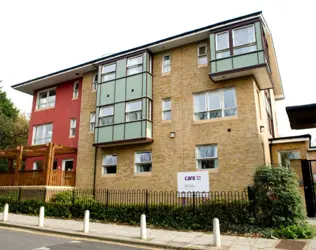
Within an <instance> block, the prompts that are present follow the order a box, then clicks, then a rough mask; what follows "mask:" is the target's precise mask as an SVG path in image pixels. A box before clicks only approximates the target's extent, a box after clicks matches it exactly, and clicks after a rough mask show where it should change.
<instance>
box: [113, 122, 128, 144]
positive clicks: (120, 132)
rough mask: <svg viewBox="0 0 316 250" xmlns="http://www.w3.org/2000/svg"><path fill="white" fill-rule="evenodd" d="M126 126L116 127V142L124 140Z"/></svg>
mask: <svg viewBox="0 0 316 250" xmlns="http://www.w3.org/2000/svg"><path fill="white" fill-rule="evenodd" d="M124 126H125V125H124V124H118V125H114V136H113V139H114V141H121V140H124Z"/></svg>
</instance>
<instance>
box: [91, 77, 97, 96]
mask: <svg viewBox="0 0 316 250" xmlns="http://www.w3.org/2000/svg"><path fill="white" fill-rule="evenodd" d="M95 78H97V80H95ZM98 79H99V74H98V73H96V74H94V75H93V77H92V86H91V90H92V91H93V92H94V91H97V87H98Z"/></svg>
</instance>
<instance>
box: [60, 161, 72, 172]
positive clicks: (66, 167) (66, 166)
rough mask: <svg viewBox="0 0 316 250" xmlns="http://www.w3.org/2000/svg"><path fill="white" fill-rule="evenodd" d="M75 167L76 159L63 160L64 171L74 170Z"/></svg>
mask: <svg viewBox="0 0 316 250" xmlns="http://www.w3.org/2000/svg"><path fill="white" fill-rule="evenodd" d="M73 167H74V160H73V159H67V160H63V164H62V170H63V171H72V170H73Z"/></svg>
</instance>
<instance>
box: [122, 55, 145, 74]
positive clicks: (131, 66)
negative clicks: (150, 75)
mask: <svg viewBox="0 0 316 250" xmlns="http://www.w3.org/2000/svg"><path fill="white" fill-rule="evenodd" d="M135 58H141V62H140V63H138V64H132V65H131V64H130V62H131V61H132V60H133V59H135ZM143 62H144V59H143V54H141V55H137V56H133V57H129V58H128V59H127V64H126V75H128V76H130V75H135V74H139V73H141V72H143ZM140 66H141V70H140V72H135V73H129V70H130V69H133V68H138V67H140Z"/></svg>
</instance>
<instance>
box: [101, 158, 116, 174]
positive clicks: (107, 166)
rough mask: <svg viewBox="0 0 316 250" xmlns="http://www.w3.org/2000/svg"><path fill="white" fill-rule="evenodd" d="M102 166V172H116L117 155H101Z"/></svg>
mask: <svg viewBox="0 0 316 250" xmlns="http://www.w3.org/2000/svg"><path fill="white" fill-rule="evenodd" d="M102 168H103V174H116V171H117V170H116V169H117V156H116V155H106V156H103V161H102Z"/></svg>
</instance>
